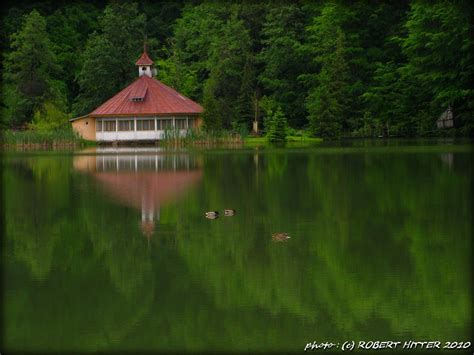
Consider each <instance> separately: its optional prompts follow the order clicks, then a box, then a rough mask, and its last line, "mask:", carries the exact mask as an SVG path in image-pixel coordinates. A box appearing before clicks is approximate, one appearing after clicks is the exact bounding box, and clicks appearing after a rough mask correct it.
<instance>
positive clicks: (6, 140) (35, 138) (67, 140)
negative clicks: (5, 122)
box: [0, 128, 90, 148]
mask: <svg viewBox="0 0 474 355" xmlns="http://www.w3.org/2000/svg"><path fill="white" fill-rule="evenodd" d="M88 144H90V143H89V142H86V141H85V140H84V139H82V138H81V137H80V136H79V135H78V134H77V133H75V132H74V131H73V130H72V129H70V128H65V129H59V130H52V131H42V130H31V129H28V130H18V131H16V130H4V131H2V132H1V144H0V145H1V146H4V147H7V148H8V147H13V148H15V147H16V148H42V147H44V148H50V147H83V146H85V145H88Z"/></svg>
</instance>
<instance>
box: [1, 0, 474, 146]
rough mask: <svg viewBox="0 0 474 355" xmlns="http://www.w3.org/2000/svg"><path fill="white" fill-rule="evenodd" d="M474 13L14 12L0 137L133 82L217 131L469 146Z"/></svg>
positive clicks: (202, 8)
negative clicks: (456, 139)
mask: <svg viewBox="0 0 474 355" xmlns="http://www.w3.org/2000/svg"><path fill="white" fill-rule="evenodd" d="M472 10H473V5H471V2H470V1H468V0H459V1H448V0H446V1H436V2H424V1H384V2H379V1H356V2H344V1H291V2H290V1H280V2H270V1H259V2H255V3H254V2H231V1H227V2H207V1H185V2H177V1H168V2H166V1H164V2H152V1H147V0H142V1H138V2H122V1H108V2H103V1H95V2H85V1H76V2H67V1H59V2H54V1H51V0H46V1H31V2H26V1H17V2H15V3H11V4H10V5H8V6H6V7H5V8H4V11H3V16H2V28H1V33H0V35H1V42H0V45H1V50H2V53H3V57H2V69H1V77H2V91H1V110H2V114H1V117H2V119H1V126H2V128H3V129H22V128H26V127H28V128H31V129H38V130H41V129H46V130H54V129H57V128H58V127H64V125H67V124H68V119H69V118H72V117H77V116H81V115H85V114H87V113H89V112H91V111H92V110H93V109H94V108H95V107H97V106H98V105H100V104H101V103H103V102H104V101H106V100H107V99H109V98H110V97H112V96H113V95H115V94H116V93H117V92H118V91H119V90H121V89H122V88H124V87H125V86H127V85H128V84H130V82H132V81H133V80H134V79H135V78H136V77H137V71H136V68H135V65H134V64H135V61H136V60H137V59H138V57H139V56H140V54H141V53H142V51H143V48H144V43H145V42H146V45H147V50H148V53H149V54H150V56H151V58H152V59H153V60H154V61H155V66H156V68H157V73H158V74H157V79H158V80H160V81H162V82H163V83H165V84H167V85H169V86H171V87H173V88H175V89H177V90H178V91H180V92H182V93H183V94H184V95H186V96H188V97H190V98H191V99H193V100H195V101H197V102H199V103H200V104H201V105H202V106H203V107H204V109H205V113H204V115H203V119H204V127H205V129H206V130H209V131H220V130H226V131H232V132H238V133H241V134H248V132H250V130H251V128H252V122H253V121H258V122H259V127H260V128H263V133H268V132H269V131H270V129H269V127H271V126H272V124H274V125H273V126H275V124H276V125H277V126H278V125H280V127H286V130H287V132H297V131H299V132H301V131H304V132H307V133H308V134H309V135H310V136H313V137H322V138H327V139H332V138H340V137H381V136H382V137H416V136H431V135H440V134H445V132H441V131H440V130H438V129H437V127H436V120H437V119H438V117H439V116H440V115H441V114H442V113H443V112H445V111H446V110H447V109H448V108H451V109H452V112H453V114H454V119H455V128H454V129H450V130H449V132H450V134H454V135H458V136H468V135H470V136H472V135H473V134H474V119H473V112H474V91H473V88H472V85H471V82H472V78H473V77H474V65H473V60H472V53H473V36H472V35H473V25H472V24H473V23H474V21H473V18H472V14H473V11H472Z"/></svg>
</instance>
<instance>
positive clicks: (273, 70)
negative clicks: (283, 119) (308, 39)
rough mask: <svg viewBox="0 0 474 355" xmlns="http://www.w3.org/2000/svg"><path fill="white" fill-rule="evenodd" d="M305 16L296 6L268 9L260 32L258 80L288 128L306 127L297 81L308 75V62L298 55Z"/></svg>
mask: <svg viewBox="0 0 474 355" xmlns="http://www.w3.org/2000/svg"><path fill="white" fill-rule="evenodd" d="M306 21H307V15H306V14H305V11H303V9H302V7H301V5H299V4H279V3H276V4H275V5H273V6H271V7H270V9H269V11H268V13H267V15H266V17H265V22H264V25H263V29H262V47H263V48H262V50H261V52H260V53H259V55H258V59H259V60H260V61H261V63H262V66H263V70H262V71H261V72H260V74H259V80H260V82H261V84H262V86H263V88H264V94H265V95H266V96H272V97H273V98H274V100H276V101H277V102H278V103H279V104H280V105H281V107H282V110H283V112H284V113H285V115H286V116H287V117H288V121H289V123H290V125H292V126H295V127H301V126H303V125H305V124H306V115H307V112H306V108H305V105H304V100H305V96H306V94H305V89H304V86H303V84H302V83H301V82H300V81H299V80H298V77H299V76H300V75H301V74H304V73H307V72H308V65H310V61H309V60H308V58H307V57H306V56H305V55H304V52H302V51H301V42H302V41H303V38H304V35H305V33H304V28H305V24H306Z"/></svg>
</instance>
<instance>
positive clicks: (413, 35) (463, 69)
mask: <svg viewBox="0 0 474 355" xmlns="http://www.w3.org/2000/svg"><path fill="white" fill-rule="evenodd" d="M470 9H471V10H472V5H470V4H469V3H468V2H462V1H461V2H459V1H440V2H438V3H435V4H427V3H423V2H413V3H412V4H411V8H410V13H409V17H408V21H407V23H406V29H407V31H408V35H407V36H406V37H405V38H403V40H402V42H401V45H402V50H403V53H404V54H405V55H406V57H407V64H406V65H405V67H404V68H403V70H404V74H405V75H406V76H407V77H413V78H416V80H417V81H418V83H419V88H420V90H422V91H423V94H424V95H423V97H420V100H423V110H422V111H421V113H419V112H420V111H418V112H416V113H415V114H416V115H417V116H418V120H417V121H418V129H419V132H424V131H429V130H433V129H434V128H435V121H436V119H437V118H438V116H439V114H440V113H441V112H443V111H444V110H445V109H446V108H447V107H448V106H452V107H453V109H454V111H455V113H457V114H458V116H459V118H460V120H462V122H460V123H461V124H462V125H465V126H466V127H467V126H469V130H472V129H474V119H473V112H474V104H473V101H474V90H473V89H472V78H473V76H474V64H473V62H472V60H473V57H472V52H473V49H474V48H473V45H472V38H470V37H469V36H470V31H472V29H470V28H469V26H470V21H471V20H472V13H471V11H469V10H470ZM471 26H472V25H471ZM471 34H472V32H471ZM422 112H426V114H424V115H423V113H422Z"/></svg>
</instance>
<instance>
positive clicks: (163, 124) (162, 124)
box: [158, 118, 173, 130]
mask: <svg viewBox="0 0 474 355" xmlns="http://www.w3.org/2000/svg"><path fill="white" fill-rule="evenodd" d="M172 128H173V120H172V119H171V118H169V119H164V120H158V129H162V130H165V129H172Z"/></svg>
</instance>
